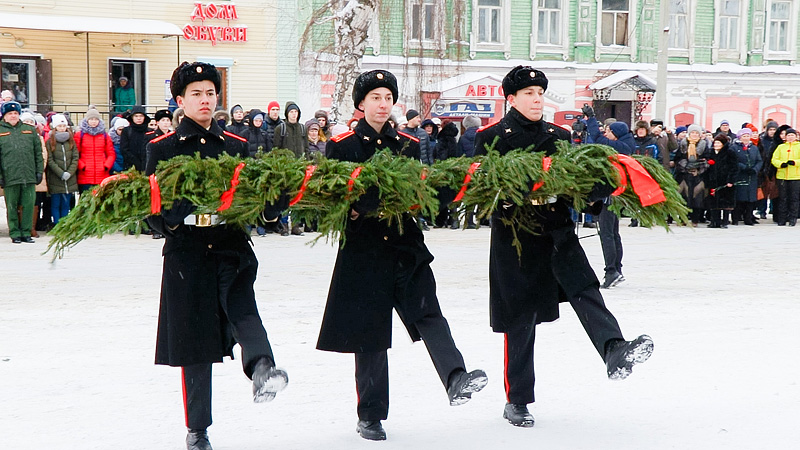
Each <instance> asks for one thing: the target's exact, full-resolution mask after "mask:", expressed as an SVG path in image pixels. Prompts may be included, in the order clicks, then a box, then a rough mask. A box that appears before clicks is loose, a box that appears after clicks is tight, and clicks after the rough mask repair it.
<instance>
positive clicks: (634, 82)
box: [589, 70, 656, 91]
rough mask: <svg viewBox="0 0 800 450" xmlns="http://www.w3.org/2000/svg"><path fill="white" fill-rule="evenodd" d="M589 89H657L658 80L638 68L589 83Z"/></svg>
mask: <svg viewBox="0 0 800 450" xmlns="http://www.w3.org/2000/svg"><path fill="white" fill-rule="evenodd" d="M589 89H590V90H593V91H600V90H605V89H611V90H613V89H621V90H631V91H655V90H656V82H655V81H653V79H652V78H650V77H648V76H646V75H644V74H642V73H641V72H639V71H636V70H622V71H619V72H617V73H615V74H612V75H609V76H607V77H605V78H601V79H599V80H597V81H595V82H594V83H592V84H590V85H589Z"/></svg>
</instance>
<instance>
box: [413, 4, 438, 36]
mask: <svg viewBox="0 0 800 450" xmlns="http://www.w3.org/2000/svg"><path fill="white" fill-rule="evenodd" d="M435 24H436V3H435V2H434V0H414V1H413V3H412V5H411V39H414V40H417V41H423V40H425V41H432V40H434V39H433V38H434V36H435V35H436V34H435Z"/></svg>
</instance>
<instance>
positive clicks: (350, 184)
mask: <svg viewBox="0 0 800 450" xmlns="http://www.w3.org/2000/svg"><path fill="white" fill-rule="evenodd" d="M361 169H363V167H361V166H358V167H356V168H355V170H353V173H351V174H350V179H349V180H347V192H353V186H355V184H356V178H358V176H359V175H361Z"/></svg>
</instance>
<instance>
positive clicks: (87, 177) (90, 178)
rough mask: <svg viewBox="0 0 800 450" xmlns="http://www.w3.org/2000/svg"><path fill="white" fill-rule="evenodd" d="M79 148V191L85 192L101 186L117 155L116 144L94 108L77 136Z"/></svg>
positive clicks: (88, 113)
mask: <svg viewBox="0 0 800 450" xmlns="http://www.w3.org/2000/svg"><path fill="white" fill-rule="evenodd" d="M75 144H77V146H78V154H79V155H80V156H79V158H78V190H79V191H80V192H83V191H85V190H87V189H89V188H90V187H92V186H94V185H97V184H100V182H101V181H103V179H104V178H106V177H108V176H109V171H110V170H111V168H112V167H113V166H114V161H115V160H116V159H117V154H116V152H114V142H113V141H112V140H111V137H109V135H108V133H106V125H105V124H104V123H103V120H102V119H101V118H100V113H99V112H97V110H96V109H94V108H92V109H90V110H89V111H87V112H86V116H85V117H84V118H83V120H82V121H81V130H80V131H79V132H78V134H77V135H76V136H75Z"/></svg>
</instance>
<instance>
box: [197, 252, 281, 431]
mask: <svg viewBox="0 0 800 450" xmlns="http://www.w3.org/2000/svg"><path fill="white" fill-rule="evenodd" d="M237 270H238V266H237V265H236V264H235V263H233V262H228V261H227V260H222V261H221V262H220V264H219V268H218V269H217V276H218V278H219V286H218V289H219V291H220V292H227V295H220V296H219V298H220V303H221V306H222V309H223V311H224V312H225V315H226V316H227V317H228V322H229V323H230V326H231V327H232V332H233V337H234V339H236V342H238V343H239V345H240V346H241V347H242V368H243V370H244V373H245V375H247V377H248V378H252V376H253V369H254V366H255V364H256V363H257V362H258V361H260V360H261V359H267V361H268V363H269V364H270V365H275V357H274V356H273V354H272V346H271V345H270V343H269V339H268V338H267V331H266V330H265V329H264V324H263V323H262V322H261V316H259V314H258V307H257V305H256V302H255V298H254V296H253V287H252V285H250V284H249V283H241V280H237V276H236V273H237ZM182 373H183V406H184V412H185V415H186V427H187V428H189V429H190V430H204V429H206V428H208V427H209V426H210V425H211V363H208V364H193V365H190V366H185V367H183V368H182Z"/></svg>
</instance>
